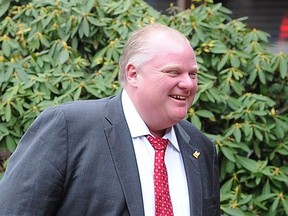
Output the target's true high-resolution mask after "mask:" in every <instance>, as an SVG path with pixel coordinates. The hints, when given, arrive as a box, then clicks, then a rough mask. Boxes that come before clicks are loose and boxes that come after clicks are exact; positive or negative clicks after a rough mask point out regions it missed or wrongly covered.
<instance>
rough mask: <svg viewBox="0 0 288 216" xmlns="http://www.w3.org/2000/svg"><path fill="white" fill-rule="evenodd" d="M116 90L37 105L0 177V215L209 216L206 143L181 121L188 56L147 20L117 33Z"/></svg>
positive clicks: (179, 38)
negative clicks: (121, 42)
mask: <svg viewBox="0 0 288 216" xmlns="http://www.w3.org/2000/svg"><path fill="white" fill-rule="evenodd" d="M119 65H120V76H119V77H120V78H119V79H120V82H121V84H122V86H123V91H122V92H121V94H120V95H117V96H114V97H110V98H105V99H102V100H90V101H78V102H72V103H67V104H63V105H60V106H56V107H52V108H49V109H47V110H45V111H44V112H43V113H42V114H41V115H40V116H39V117H38V118H37V119H36V120H35V122H34V123H33V124H32V125H31V127H30V128H29V130H28V131H27V132H26V134H25V135H24V136H23V137H22V139H21V141H20V143H19V145H18V147H17V149H16V151H15V152H14V154H13V155H12V157H11V159H10V162H9V165H8V167H7V170H6V172H5V175H4V177H3V179H2V181H1V182H0V215H7V216H8V215H10V216H11V215H13V216H14V215H15V216H16V215H17V216H18V215H29V216H33V215H37V216H41V215H43V216H49V215H51V216H52V215H53V216H54V215H58V216H62V215H63V216H67V215H69V216H74V215H75V216H79V215H91V216H94V215H99V216H102V215H109V216H126V215H131V216H142V215H146V216H153V215H155V216H161V215H163V216H172V215H175V216H190V215H192V216H198V215H199V216H219V215H220V204H219V179H218V160H217V153H216V150H215V146H214V145H213V143H212V142H211V141H210V140H209V139H208V138H207V137H205V136H204V135H203V134H202V133H201V132H200V131H199V130H197V129H196V128H195V127H194V126H193V125H192V124H191V123H189V122H188V121H186V120H184V119H185V116H186V114H187V111H188V109H189V108H190V106H191V105H192V102H193V99H194V97H195V94H196V91H197V61H196V57H195V53H194V51H193V49H192V47H191V46H190V44H189V41H188V40H187V39H186V38H185V36H184V35H183V34H181V33H180V32H178V31H176V30H174V29H172V28H169V27H166V26H163V25H160V24H152V25H148V26H146V27H145V28H142V29H139V30H137V31H136V32H134V33H133V34H132V36H131V37H130V38H129V40H128V41H127V43H126V45H125V47H124V51H123V55H122V58H121V60H120V63H119Z"/></svg>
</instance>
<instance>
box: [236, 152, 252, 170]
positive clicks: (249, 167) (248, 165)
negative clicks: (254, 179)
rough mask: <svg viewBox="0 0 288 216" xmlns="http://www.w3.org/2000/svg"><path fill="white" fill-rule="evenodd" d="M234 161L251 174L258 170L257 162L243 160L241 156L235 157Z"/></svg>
mask: <svg viewBox="0 0 288 216" xmlns="http://www.w3.org/2000/svg"><path fill="white" fill-rule="evenodd" d="M235 157H236V160H237V162H238V163H239V164H240V165H242V166H243V167H244V168H245V169H247V170H249V171H250V172H252V173H256V172H257V170H258V166H257V162H256V161H254V160H252V159H249V158H244V157H242V156H238V155H236V156H235Z"/></svg>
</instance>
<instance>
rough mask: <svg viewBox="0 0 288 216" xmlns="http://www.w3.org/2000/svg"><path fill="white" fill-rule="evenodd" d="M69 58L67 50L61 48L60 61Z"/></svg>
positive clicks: (62, 62) (62, 61)
mask: <svg viewBox="0 0 288 216" xmlns="http://www.w3.org/2000/svg"><path fill="white" fill-rule="evenodd" d="M68 59H69V51H68V50H66V49H62V50H61V52H60V59H59V60H60V63H61V64H64V63H65V62H66V61H67V60H68Z"/></svg>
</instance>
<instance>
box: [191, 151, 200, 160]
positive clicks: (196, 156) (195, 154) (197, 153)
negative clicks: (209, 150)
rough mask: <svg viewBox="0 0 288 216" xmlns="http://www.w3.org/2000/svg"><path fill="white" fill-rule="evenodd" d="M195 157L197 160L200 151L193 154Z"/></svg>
mask: <svg viewBox="0 0 288 216" xmlns="http://www.w3.org/2000/svg"><path fill="white" fill-rule="evenodd" d="M193 156H194V157H195V158H196V159H197V158H198V157H199V156H200V152H199V151H195V152H194V153H193Z"/></svg>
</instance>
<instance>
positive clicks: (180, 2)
mask: <svg viewBox="0 0 288 216" xmlns="http://www.w3.org/2000/svg"><path fill="white" fill-rule="evenodd" d="M146 2H147V3H148V4H150V5H151V6H152V7H154V8H155V9H157V10H159V11H161V12H162V13H166V12H167V11H166V9H167V8H168V7H169V6H170V4H171V3H173V5H174V6H178V7H180V8H182V9H185V8H189V7H190V5H191V1H190V0H146ZM214 2H215V3H222V4H223V6H225V7H226V8H228V9H230V10H231V11H232V14H231V17H232V18H240V17H247V20H245V21H244V23H246V24H247V26H248V27H249V28H251V29H253V28H256V29H258V30H262V31H265V32H267V33H269V34H270V36H271V37H270V41H269V42H270V45H271V47H270V46H269V50H271V51H272V52H280V51H282V52H285V53H288V0H261V1H259V0H241V1H239V0H214Z"/></svg>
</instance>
